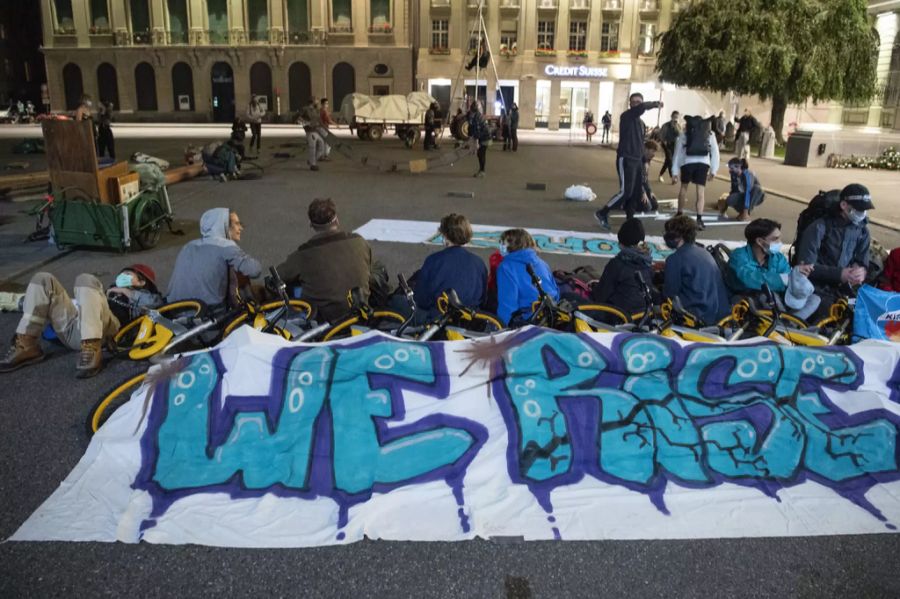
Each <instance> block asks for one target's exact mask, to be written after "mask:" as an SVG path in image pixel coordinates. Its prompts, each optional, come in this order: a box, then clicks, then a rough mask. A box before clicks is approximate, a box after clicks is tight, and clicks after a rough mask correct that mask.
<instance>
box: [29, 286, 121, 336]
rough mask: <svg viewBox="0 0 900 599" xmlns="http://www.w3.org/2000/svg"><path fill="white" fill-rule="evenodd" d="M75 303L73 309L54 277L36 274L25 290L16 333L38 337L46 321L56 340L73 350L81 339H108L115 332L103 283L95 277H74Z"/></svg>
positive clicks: (69, 299) (115, 327)
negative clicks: (76, 304) (20, 317)
mask: <svg viewBox="0 0 900 599" xmlns="http://www.w3.org/2000/svg"><path fill="white" fill-rule="evenodd" d="M75 301H76V302H78V306H77V307H76V306H75V304H74V303H73V302H72V299H71V298H70V297H69V294H68V293H67V292H66V289H65V287H63V286H62V284H61V283H60V282H59V280H58V279H57V278H56V277H54V276H53V275H51V274H50V273H47V272H39V273H37V274H36V275H34V276H33V277H32V278H31V281H29V282H28V288H27V289H26V290H25V302H24V305H23V306H22V312H23V314H22V319H21V320H20V321H19V326H18V327H17V328H16V333H18V334H20V335H30V336H32V337H38V338H40V336H41V334H42V333H43V332H44V327H46V326H47V322H49V323H50V325H51V326H52V327H53V330H54V331H55V332H56V335H57V336H58V337H59V339H60V341H62V342H63V344H64V345H66V346H67V347H69V348H70V349H76V350H77V349H80V348H81V341H82V340H86V339H108V338H110V337H112V336H114V335H115V334H116V332H118V330H119V320H118V319H117V318H116V317H115V316H113V313H112V312H111V311H110V309H109V304H108V303H106V294H105V293H104V291H103V284H102V283H101V282H100V280H99V279H98V278H97V277H95V276H94V275H89V274H80V275H78V277H77V278H76V279H75Z"/></svg>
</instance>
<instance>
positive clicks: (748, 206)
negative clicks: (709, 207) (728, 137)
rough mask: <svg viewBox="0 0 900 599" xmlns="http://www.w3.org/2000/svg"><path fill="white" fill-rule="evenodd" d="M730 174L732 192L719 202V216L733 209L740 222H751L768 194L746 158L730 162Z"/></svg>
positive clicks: (734, 159)
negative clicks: (755, 211) (752, 216)
mask: <svg viewBox="0 0 900 599" xmlns="http://www.w3.org/2000/svg"><path fill="white" fill-rule="evenodd" d="M728 174H729V175H731V191H730V192H729V193H728V194H726V195H725V196H724V198H722V199H720V200H719V215H720V216H722V217H724V216H725V212H726V211H727V210H728V208H732V209H734V210H736V211H737V213H738V220H742V221H747V220H750V215H751V214H752V213H753V209H754V208H756V207H757V206H759V205H760V204H762V203H763V200H765V199H766V192H764V191H763V188H762V185H760V183H759V179H758V178H757V177H756V175H755V174H754V173H753V171H751V170H750V165H748V164H747V160H746V159H745V158H737V157H734V158H732V159H731V160H729V161H728Z"/></svg>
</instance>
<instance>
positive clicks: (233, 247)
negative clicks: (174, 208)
mask: <svg viewBox="0 0 900 599" xmlns="http://www.w3.org/2000/svg"><path fill="white" fill-rule="evenodd" d="M228 216H229V211H228V208H213V209H211V210H207V211H206V212H204V213H203V216H201V217H200V235H201V236H202V237H201V238H200V239H195V240H193V241H190V242H188V243H187V245H185V246H184V247H183V248H181V251H180V252H179V253H178V258H177V259H176V260H175V270H174V271H173V272H172V278H171V280H170V281H169V290H168V292H167V293H166V298H167V300H168V301H169V302H177V301H180V300H184V299H198V300H200V301H202V302H205V303H206V305H207V306H210V307H213V306H220V305H221V304H224V303H225V300H226V297H227V293H228V273H229V269H233V270H234V271H235V272H238V273H241V274H243V275H245V276H247V277H250V278H251V279H255V278H256V277H258V276H259V275H260V273H261V272H262V267H261V266H260V264H259V262H257V261H256V260H254V259H253V258H251V257H250V256H248V255H247V254H245V253H244V251H243V250H242V249H241V248H240V247H238V244H236V243H235V242H233V241H231V240H230V239H228Z"/></svg>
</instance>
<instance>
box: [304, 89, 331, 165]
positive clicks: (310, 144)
mask: <svg viewBox="0 0 900 599" xmlns="http://www.w3.org/2000/svg"><path fill="white" fill-rule="evenodd" d="M320 115H321V111H320V110H319V105H318V104H317V103H316V100H315V98H312V99H310V101H309V104H307V105H306V106H305V107H304V108H303V109H302V110H301V111H300V114H299V115H298V120H299V121H300V122H301V123H303V131H304V132H306V149H307V154H306V164H308V165H309V170H311V171H317V170H319V164H318V163H319V160H321V159H322V158H323V157H324V156H325V138H324V137H322V134H321V132H320V130H321V129H322V121H321V120H320V119H321V117H320Z"/></svg>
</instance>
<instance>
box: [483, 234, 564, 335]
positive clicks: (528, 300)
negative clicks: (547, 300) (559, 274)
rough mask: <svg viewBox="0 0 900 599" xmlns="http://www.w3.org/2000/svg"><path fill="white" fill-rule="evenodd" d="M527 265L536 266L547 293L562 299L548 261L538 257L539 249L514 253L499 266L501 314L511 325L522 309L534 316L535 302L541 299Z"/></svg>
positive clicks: (498, 285) (555, 298) (499, 316)
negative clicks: (532, 310)
mask: <svg viewBox="0 0 900 599" xmlns="http://www.w3.org/2000/svg"><path fill="white" fill-rule="evenodd" d="M526 264H531V265H532V267H534V272H535V273H536V274H537V276H539V277H540V278H541V287H543V288H544V291H545V292H546V293H547V295H549V296H550V297H552V298H553V299H554V300H555V301H559V287H557V286H556V280H555V279H554V278H553V272H551V270H550V267H549V266H547V263H546V262H544V261H543V260H541V259H540V258H538V255H537V252H535V251H534V250H533V249H531V248H526V249H524V250H517V251H515V252H510V253H509V254H507V255H506V257H505V258H503V262H501V263H500V266H498V267H497V317H498V318H500V320H501V321H503V323H504V324H509V319H510V318H511V317H512V315H513V314H515V313H516V311H518V310H521V311H522V315H523V316H526V317H527V316H530V315H531V304H533V303H534V302H536V301H537V299H538V291H537V288H535V286H534V284H533V283H532V282H531V276H530V275H529V274H528V271H526V270H525V265H526Z"/></svg>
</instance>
